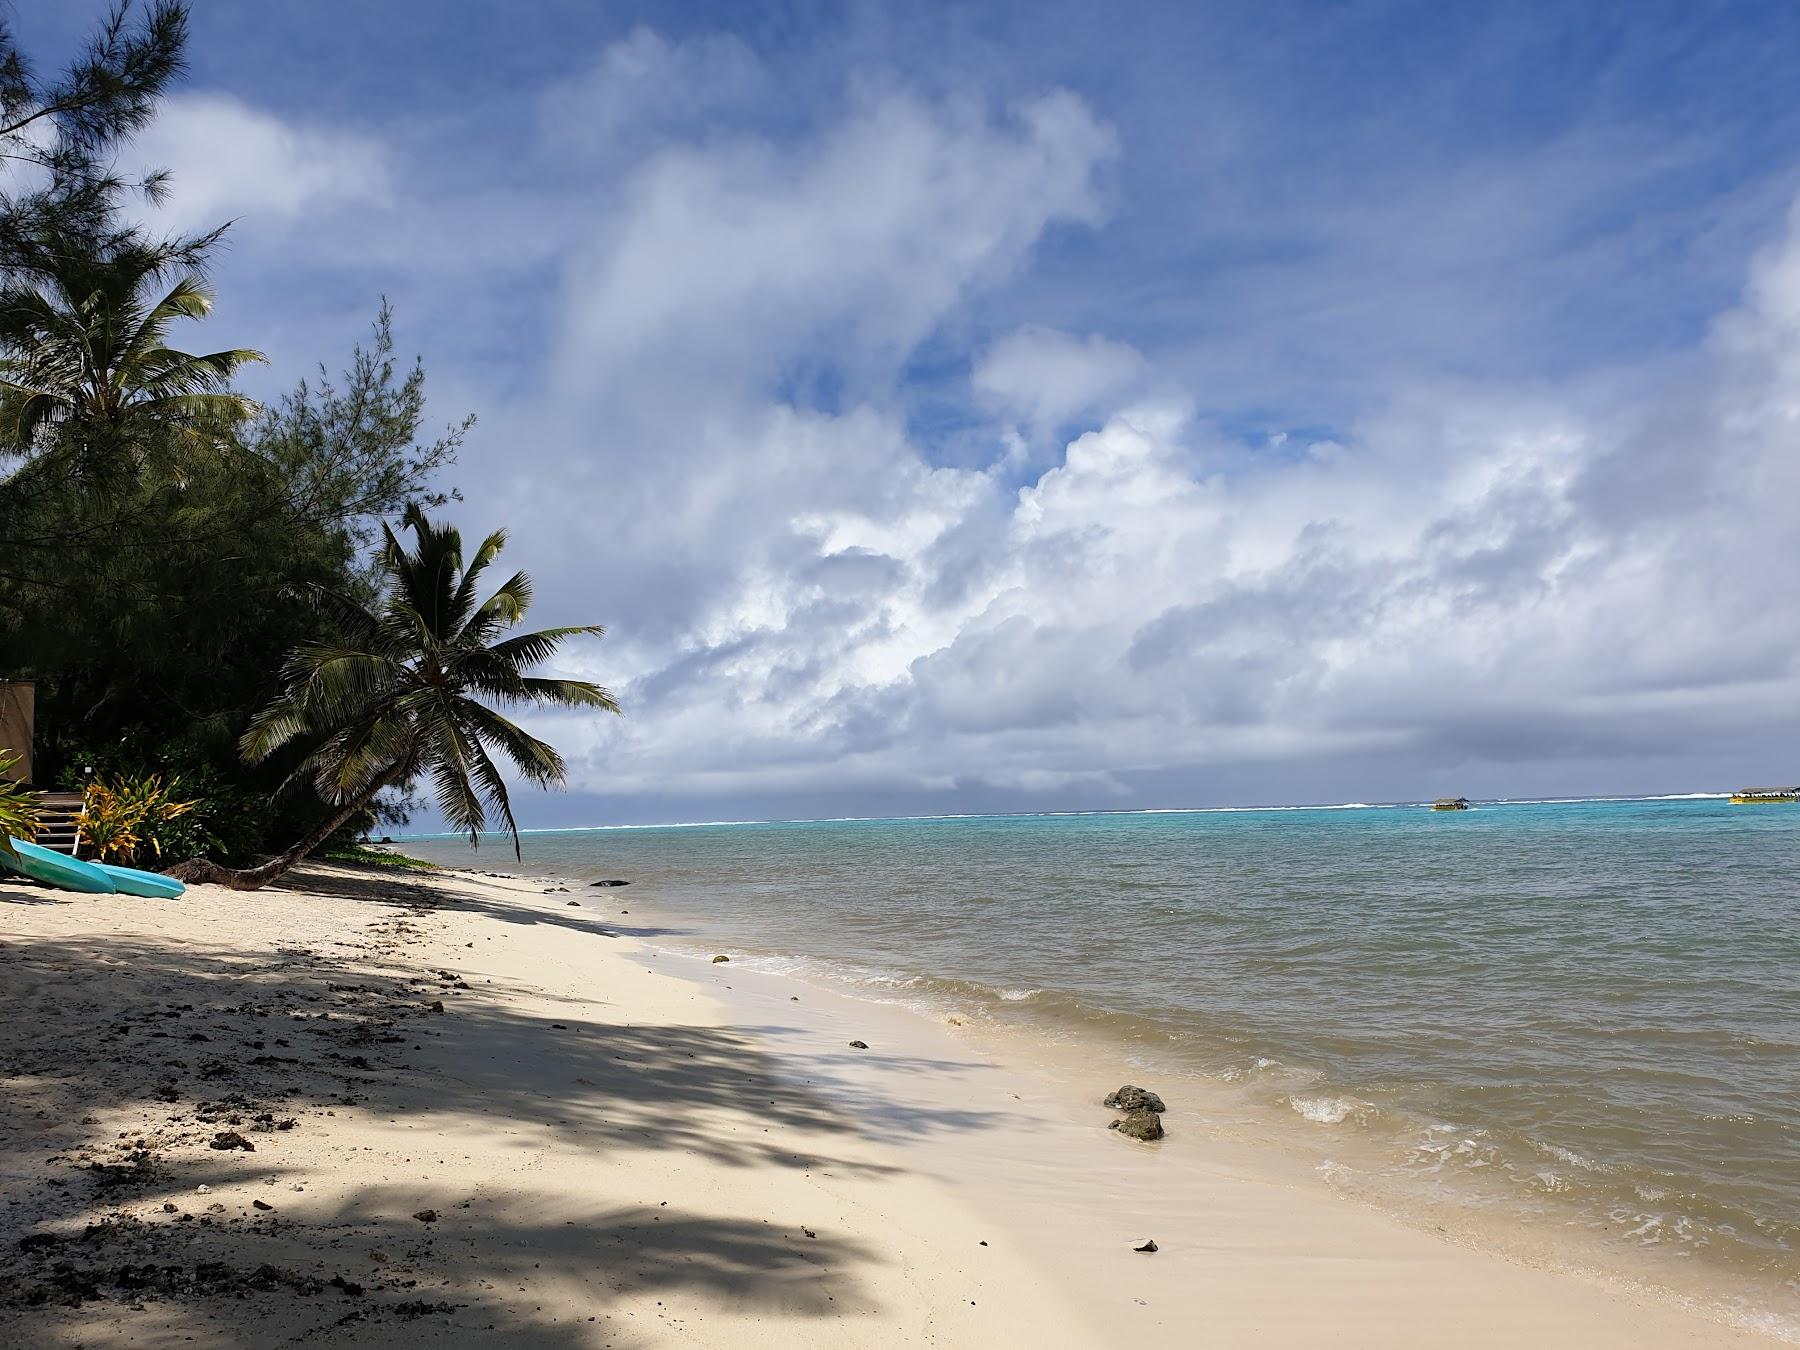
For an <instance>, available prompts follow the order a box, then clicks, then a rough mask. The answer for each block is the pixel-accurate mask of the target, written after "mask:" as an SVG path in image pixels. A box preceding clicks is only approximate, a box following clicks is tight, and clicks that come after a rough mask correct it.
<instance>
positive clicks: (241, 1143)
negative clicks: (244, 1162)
mask: <svg viewBox="0 0 1800 1350" xmlns="http://www.w3.org/2000/svg"><path fill="white" fill-rule="evenodd" d="M207 1147H208V1148H216V1149H229V1148H241V1149H243V1150H244V1152H246V1153H254V1152H256V1145H255V1144H253V1143H251V1142H250V1141H249V1140H248V1139H246V1138H244V1136H243V1135H241V1134H239V1133H238V1132H237V1131H236V1130H220V1131H219V1132H218V1133H217V1134H215V1135H214V1136H213V1137H212V1143H210V1144H208V1145H207Z"/></svg>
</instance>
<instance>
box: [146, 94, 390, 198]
mask: <svg viewBox="0 0 1800 1350" xmlns="http://www.w3.org/2000/svg"><path fill="white" fill-rule="evenodd" d="M135 153H136V154H137V155H138V156H139V157H141V158H142V160H143V162H144V163H145V164H147V165H150V166H153V167H162V168H167V169H169V170H170V171H171V173H172V174H173V176H174V177H173V184H172V192H171V195H170V198H169V201H168V203H167V204H166V205H165V206H163V207H162V208H161V209H160V210H158V211H157V212H156V215H155V218H156V220H157V221H158V223H160V224H162V225H165V226H166V227H168V228H170V229H175V230H204V229H210V228H211V227H212V226H214V225H217V224H219V223H220V222H222V221H225V220H231V219H234V218H240V217H241V218H242V219H243V220H244V222H245V226H246V227H247V228H253V229H258V230H267V229H268V228H269V227H270V226H283V227H285V226H289V225H292V224H294V223H296V222H297V221H298V220H299V219H300V217H301V214H302V212H305V213H306V214H307V217H308V227H309V228H316V226H317V223H318V216H319V215H320V214H321V213H326V212H330V211H332V210H334V209H339V208H345V207H369V206H378V205H381V204H383V203H386V202H387V201H389V200H390V197H391V193H392V187H391V171H390V167H389V163H388V156H387V154H386V152H385V151H384V149H383V148H382V146H381V145H380V143H379V142H377V141H375V140H374V139H372V138H370V137H368V136H365V135H362V134H360V133H357V132H351V131H344V130H338V129H332V128H326V127H312V126H305V125H299V124H295V123H292V122H289V121H285V120H283V119H281V118H278V117H275V116H273V115H271V114H269V113H266V112H263V111H261V110H260V109H257V108H254V107H251V106H250V105H249V104H247V103H245V102H243V101H242V100H241V99H237V98H234V97H232V96H231V95H229V94H219V93H182V94H177V95H175V96H174V97H172V98H170V99H169V100H168V102H167V103H166V104H165V105H164V108H163V111H162V113H161V115H160V116H158V118H157V119H156V121H155V122H153V123H152V124H151V126H150V127H149V129H148V130H147V131H146V132H145V133H144V134H143V136H141V137H140V138H139V140H138V143H137V146H136V147H135Z"/></svg>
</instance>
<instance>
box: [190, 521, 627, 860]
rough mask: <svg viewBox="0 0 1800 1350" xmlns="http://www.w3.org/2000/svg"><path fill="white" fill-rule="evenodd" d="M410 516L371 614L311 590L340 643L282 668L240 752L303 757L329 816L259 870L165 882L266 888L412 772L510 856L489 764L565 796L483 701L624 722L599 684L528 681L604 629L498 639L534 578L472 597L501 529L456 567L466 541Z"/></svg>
mask: <svg viewBox="0 0 1800 1350" xmlns="http://www.w3.org/2000/svg"><path fill="white" fill-rule="evenodd" d="M404 519H405V528H406V529H408V530H410V531H411V532H412V536H413V547H412V548H411V549H408V548H407V547H406V546H405V545H404V544H402V543H401V541H400V538H399V536H398V535H396V534H395V533H394V532H393V531H392V530H390V529H388V528H387V527H386V526H383V530H382V534H383V547H382V548H381V549H380V550H379V551H378V552H377V554H376V560H377V563H378V565H379V567H380V570H381V574H382V586H381V593H380V596H379V598H378V600H377V601H376V603H375V604H373V605H369V604H366V603H365V602H363V601H362V600H360V599H359V598H357V597H356V596H353V595H347V594H344V593H342V592H323V593H320V594H319V596H318V599H319V602H320V605H321V607H322V609H323V610H324V611H325V615H324V617H327V618H328V619H329V621H330V628H331V629H332V630H335V636H333V637H332V638H330V639H328V640H319V641H315V642H310V643H307V644H305V645H303V646H301V647H299V648H298V649H296V650H295V651H294V652H293V654H292V655H291V656H289V657H288V661H287V664H286V666H285V667H284V668H283V670H282V685H283V688H282V692H281V693H280V694H279V695H278V696H277V697H276V698H275V700H274V701H273V702H271V703H270V704H269V705H268V706H267V707H265V708H264V709H263V710H262V711H261V712H260V713H258V714H257V715H256V717H255V718H254V719H253V720H252V721H251V723H250V729H249V730H248V731H247V732H245V733H244V736H243V739H242V740H241V741H240V742H239V746H240V749H241V750H242V752H243V756H244V759H245V760H246V761H248V762H250V763H258V762H261V761H263V760H266V759H267V758H269V756H270V755H272V754H274V753H275V752H276V751H277V750H279V749H281V748H282V747H284V746H287V745H290V744H295V745H303V746H306V747H308V752H307V756H306V758H305V759H304V760H303V761H302V762H301V766H300V770H299V771H297V772H302V773H304V774H306V775H307V776H310V777H311V779H312V785H313V789H314V791H316V792H317V793H318V795H319V799H320V800H321V801H323V802H326V803H328V804H330V806H331V807H333V808H335V809H333V810H332V811H331V814H330V815H328V816H327V817H326V819H325V820H324V821H323V822H322V823H320V824H319V825H318V826H317V827H316V828H314V829H313V830H312V831H311V832H310V833H309V834H307V835H306V836H305V837H303V838H302V839H301V840H300V841H299V842H298V843H296V844H294V845H293V846H292V847H291V848H289V849H287V850H286V851H285V852H282V853H279V854H277V855H276V856H275V857H273V858H271V859H269V860H268V861H267V862H265V863H262V864H260V865H258V866H256V867H249V868H244V869H241V870H233V869H230V868H223V867H218V866H216V865H214V864H213V863H210V862H208V861H206V860H205V859H200V858H195V859H190V860H189V861H187V862H184V863H179V864H177V865H176V866H175V867H172V868H170V869H169V872H170V875H171V876H177V877H180V878H181V879H182V880H183V881H190V882H196V881H199V882H216V883H219V884H221V885H225V886H230V887H232V888H233V889H236V890H255V889H256V888H257V887H259V886H266V885H267V884H268V883H269V882H271V881H273V880H274V879H275V878H276V877H278V876H280V875H281V874H282V873H283V872H286V871H287V870H288V869H289V868H291V867H293V866H294V865H295V864H296V863H298V862H299V861H300V860H301V859H302V858H304V857H306V856H307V855H308V854H309V853H311V852H312V851H313V850H314V849H315V848H318V847H319V846H320V845H321V844H323V843H324V842H325V841H326V840H327V839H329V838H330V837H331V836H332V835H333V834H335V833H337V831H338V830H339V829H341V828H342V827H343V826H344V823H345V822H346V821H348V820H349V819H350V818H351V817H352V816H354V815H355V814H356V813H357V812H359V811H361V810H363V809H364V808H366V807H367V806H368V804H369V803H370V802H371V801H373V800H374V799H375V797H376V795H377V794H378V793H380V792H382V791H383V790H385V789H386V788H388V787H390V786H392V785H395V784H398V783H401V782H404V781H405V780H407V779H409V778H411V777H413V776H415V775H417V776H422V777H429V778H430V779H431V782H432V787H433V789H434V793H433V795H434V797H435V798H436V802H437V808H438V810H439V812H440V813H441V814H442V815H443V817H444V819H445V820H446V821H447V822H449V823H450V824H451V825H452V826H454V827H455V828H456V830H457V831H458V832H466V833H467V834H468V835H469V838H470V841H471V842H475V841H477V840H478V839H479V838H480V834H481V830H482V827H483V826H484V825H485V824H486V823H487V816H488V812H489V811H490V810H492V811H493V812H494V813H495V814H496V815H498V816H499V818H500V824H501V825H503V826H504V827H505V828H506V831H507V833H509V834H510V835H511V836H512V838H513V848H514V852H515V853H516V852H517V850H518V837H519V832H518V827H517V824H516V823H515V822H514V820H513V814H512V804H511V800H510V797H509V795H508V792H507V788H506V780H505V777H504V776H503V775H502V773H501V771H500V768H499V766H498V765H497V764H495V762H494V757H493V754H492V753H491V752H496V751H497V752H498V754H499V756H500V757H501V759H503V760H505V761H507V762H510V764H511V766H512V768H513V769H514V770H515V771H516V772H517V773H518V774H519V775H520V776H521V777H522V778H524V779H525V780H526V781H527V782H529V783H535V784H537V785H539V786H541V787H555V786H559V785H561V783H562V782H563V777H564V766H563V759H562V756H561V755H560V754H558V753H557V751H556V748H555V747H554V746H552V745H549V744H547V743H545V742H544V741H541V740H539V739H538V738H537V737H535V736H533V735H531V734H530V733H529V732H527V731H525V730H524V729H523V728H522V727H519V726H517V725H515V724H514V723H513V722H511V721H509V720H508V719H507V718H506V717H504V716H502V715H501V714H500V713H498V712H496V711H495V710H494V708H493V707H491V706H489V705H490V704H499V705H502V706H506V705H512V706H525V707H532V706H536V707H564V708H591V709H594V710H597V711H601V712H609V713H616V712H618V711H619V705H618V704H617V703H616V702H615V701H614V700H613V696H612V695H611V694H609V693H608V692H607V691H606V690H604V689H602V688H601V687H600V686H599V685H597V684H592V683H589V682H588V681H586V680H565V679H556V678H552V677H544V676H535V675H528V674H526V672H527V671H528V670H530V669H531V668H532V667H533V666H536V665H537V664H538V663H540V662H542V661H545V660H548V659H549V658H550V657H551V656H553V655H555V654H556V651H557V649H558V648H559V647H560V646H561V645H562V643H563V642H564V641H565V640H566V639H568V638H571V637H576V636H583V635H589V636H593V637H598V636H600V634H601V633H602V632H603V631H604V630H603V629H601V628H600V627H599V626H598V625H594V624H583V625H581V626H579V627H572V628H547V629H544V630H542V631H540V632H535V633H519V634H515V635H514V636H511V637H507V636H504V635H505V634H506V633H507V632H509V631H510V630H511V629H513V628H514V627H515V626H516V625H517V624H518V623H519V622H520V621H521V620H522V619H523V618H524V617H525V612H526V610H527V609H528V608H529V607H530V604H531V579H530V578H529V577H527V576H526V575H525V574H524V573H523V572H516V573H514V574H513V575H512V576H511V577H510V578H508V579H507V580H506V581H504V582H502V583H501V585H500V586H499V588H498V589H497V590H495V591H494V592H493V593H492V594H491V595H489V596H488V598H487V599H486V600H481V599H479V596H480V594H481V577H482V575H483V573H485V572H486V571H487V569H488V568H489V567H490V566H491V565H492V564H493V562H494V560H495V559H496V558H497V557H499V555H500V551H501V549H502V548H503V547H504V546H505V544H506V534H505V532H504V531H496V532H495V533H493V534H491V535H489V536H488V537H487V538H486V539H484V540H483V541H482V543H481V545H480V547H478V548H477V549H476V550H475V553H474V555H473V556H472V557H468V558H466V559H465V556H464V553H463V541H462V535H461V533H459V532H458V531H457V530H456V529H455V528H454V527H453V526H449V525H444V524H439V523H436V522H433V521H431V520H430V519H428V518H427V517H426V515H425V513H424V512H423V511H422V510H420V509H419V508H418V507H417V506H410V507H408V508H407V510H406V515H405V517H404Z"/></svg>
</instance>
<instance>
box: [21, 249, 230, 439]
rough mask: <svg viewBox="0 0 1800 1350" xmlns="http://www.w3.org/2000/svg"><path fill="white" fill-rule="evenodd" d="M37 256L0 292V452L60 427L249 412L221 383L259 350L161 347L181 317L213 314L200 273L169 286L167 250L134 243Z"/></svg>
mask: <svg viewBox="0 0 1800 1350" xmlns="http://www.w3.org/2000/svg"><path fill="white" fill-rule="evenodd" d="M44 256H45V258H46V259H47V260H48V264H47V265H46V267H45V268H44V269H43V270H42V271H41V272H40V273H39V274H38V275H37V276H36V277H35V278H34V279H33V280H32V281H30V282H28V283H22V284H16V285H13V286H10V287H8V288H6V289H5V290H4V291H3V292H0V353H3V354H0V450H12V451H14V452H15V453H26V452H29V451H31V450H32V449H33V448H35V447H36V446H39V445H41V444H43V443H44V441H45V440H46V439H47V438H48V437H49V436H51V435H52V434H53V433H54V431H55V429H56V428H57V427H58V426H60V425H61V424H63V423H67V422H79V423H85V424H86V425H88V426H89V427H93V428H96V429H98V430H101V431H104V432H108V433H112V432H119V431H124V430H127V429H130V428H132V427H141V426H146V425H150V424H155V425H157V426H162V427H171V426H172V427H174V428H176V429H177V430H182V429H189V430H191V429H193V428H195V427H199V426H203V425H213V424H217V423H218V422H219V421H221V420H223V421H225V422H236V421H241V420H243V419H244V418H246V417H248V416H250V415H252V414H253V413H254V412H255V411H256V404H255V403H253V402H251V401H250V400H249V399H247V398H245V397H243V396H242V395H240V394H235V393H232V392H231V391H230V390H229V388H228V387H227V386H228V385H229V384H230V382H231V377H232V376H233V375H234V374H235V373H236V372H237V371H238V370H239V368H241V367H242V366H244V365H247V364H249V363H250V362H253V361H261V360H263V356H262V353H260V352H255V351H250V350H247V349H244V348H233V349H230V350H227V351H218V352H210V353H208V354H206V355H204V356H194V355H190V354H189V353H187V352H183V351H177V350H176V349H175V348H173V347H170V346H169V345H168V336H169V329H170V327H171V326H172V325H173V324H174V323H175V321H176V320H177V319H196V320H197V319H203V318H205V317H206V316H207V314H209V313H210V312H211V310H212V293H211V291H210V290H208V289H207V287H206V286H205V285H204V283H202V282H201V280H200V278H198V277H196V276H192V275H187V276H182V277H178V278H176V279H175V280H174V281H173V282H172V283H167V282H166V277H165V276H164V268H165V267H166V265H167V262H168V259H167V257H166V256H164V254H163V253H161V252H160V251H158V250H156V249H152V248H148V247H144V246H142V245H138V244H132V243H124V244H120V245H116V246H114V247H112V248H110V249H104V250H99V251H96V250H95V249H93V248H92V247H90V246H87V245H84V244H83V243H82V242H81V241H78V240H55V241H51V242H50V243H49V244H47V245H46V247H45V250H44Z"/></svg>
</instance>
